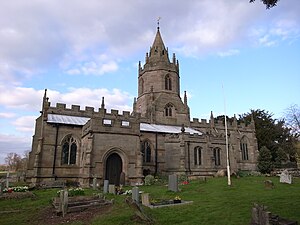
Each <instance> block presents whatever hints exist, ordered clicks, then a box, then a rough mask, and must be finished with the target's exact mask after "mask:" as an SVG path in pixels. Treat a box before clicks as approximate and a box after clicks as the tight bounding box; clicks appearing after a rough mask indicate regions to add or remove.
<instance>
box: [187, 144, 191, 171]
mask: <svg viewBox="0 0 300 225" xmlns="http://www.w3.org/2000/svg"><path fill="white" fill-rule="evenodd" d="M187 146H188V171H189V173H190V174H191V172H192V171H191V159H190V142H189V141H188V142H187Z"/></svg>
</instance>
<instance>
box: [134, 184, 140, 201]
mask: <svg viewBox="0 0 300 225" xmlns="http://www.w3.org/2000/svg"><path fill="white" fill-rule="evenodd" d="M139 197H140V196H139V188H138V187H134V188H132V199H133V201H135V202H136V203H139V201H140V199H139Z"/></svg>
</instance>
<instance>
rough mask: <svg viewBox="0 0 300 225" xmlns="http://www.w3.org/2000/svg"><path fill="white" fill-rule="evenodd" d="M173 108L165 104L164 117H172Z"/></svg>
mask: <svg viewBox="0 0 300 225" xmlns="http://www.w3.org/2000/svg"><path fill="white" fill-rule="evenodd" d="M172 111H173V106H172V105H171V104H167V105H166V107H165V116H169V117H171V116H172Z"/></svg>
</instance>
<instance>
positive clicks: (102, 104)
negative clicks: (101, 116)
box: [101, 97, 105, 109]
mask: <svg viewBox="0 0 300 225" xmlns="http://www.w3.org/2000/svg"><path fill="white" fill-rule="evenodd" d="M104 108H105V104H104V97H102V103H101V109H104Z"/></svg>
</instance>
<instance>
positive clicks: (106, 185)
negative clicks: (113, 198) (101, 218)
mask: <svg viewBox="0 0 300 225" xmlns="http://www.w3.org/2000/svg"><path fill="white" fill-rule="evenodd" d="M108 185H109V181H108V180H104V184H103V193H104V194H106V193H107V192H108Z"/></svg>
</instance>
